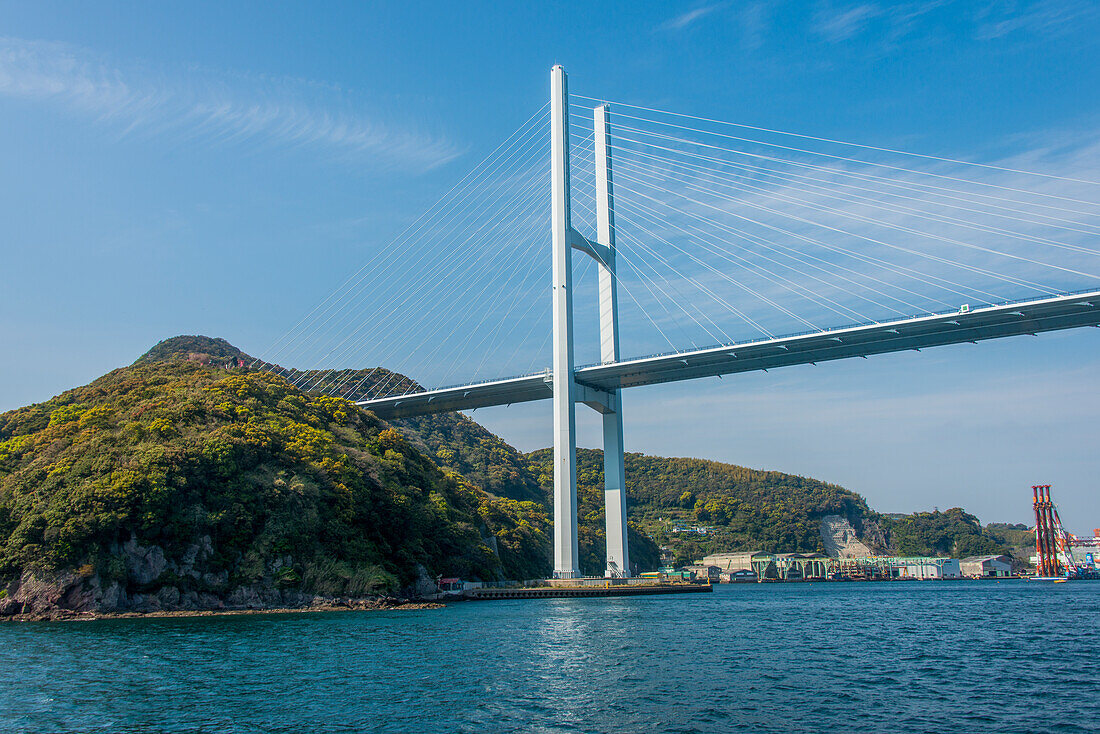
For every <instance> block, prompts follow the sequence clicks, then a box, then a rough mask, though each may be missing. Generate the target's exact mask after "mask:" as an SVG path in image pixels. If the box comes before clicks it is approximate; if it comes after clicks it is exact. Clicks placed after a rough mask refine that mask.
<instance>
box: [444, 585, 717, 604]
mask: <svg viewBox="0 0 1100 734" xmlns="http://www.w3.org/2000/svg"><path fill="white" fill-rule="evenodd" d="M712 590H713V589H712V588H711V585H710V584H690V583H644V584H615V583H607V584H591V585H589V584H568V585H566V584H555V585H554V586H528V587H519V588H500V589H498V588H481V589H468V590H467V591H464V592H463V594H462V596H463V598H465V599H470V600H472V601H491V600H495V599H564V598H573V597H589V596H643V595H653V594H699V593H707V592H710V591H712Z"/></svg>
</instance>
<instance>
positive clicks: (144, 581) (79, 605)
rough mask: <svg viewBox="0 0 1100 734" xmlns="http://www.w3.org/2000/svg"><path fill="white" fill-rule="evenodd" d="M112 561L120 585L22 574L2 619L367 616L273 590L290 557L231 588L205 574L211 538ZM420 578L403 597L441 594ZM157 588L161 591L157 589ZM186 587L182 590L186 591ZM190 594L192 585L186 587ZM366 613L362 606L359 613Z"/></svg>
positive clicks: (344, 601)
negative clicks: (324, 611)
mask: <svg viewBox="0 0 1100 734" xmlns="http://www.w3.org/2000/svg"><path fill="white" fill-rule="evenodd" d="M112 553H113V554H114V555H115V556H116V557H117V558H118V559H119V560H120V561H121V562H122V565H123V566H124V567H125V569H126V574H125V575H126V578H125V579H123V580H112V579H103V578H101V577H100V576H99V575H97V574H92V575H88V576H81V575H79V574H77V573H73V572H64V573H59V574H48V573H42V572H32V571H25V572H24V573H23V574H22V576H20V578H19V579H18V580H17V581H15V582H13V583H12V584H10V585H9V586H8V587H7V588H5V589H3V590H2V592H3V593H0V618H2V617H9V618H10V617H16V616H18V617H19V618H22V619H60V618H71V617H74V616H81V615H95V614H117V613H130V612H135V613H161V612H209V611H223V610H232V609H236V610H265V609H317V608H322V607H324V608H329V607H333V608H347V607H353V608H367V607H369V606H370V604H372V603H373V601H371V600H370V599H365V598H364V599H360V598H351V597H347V598H345V597H325V596H319V595H316V594H312V593H306V592H302V591H299V590H298V589H293V588H289V589H283V588H277V587H276V586H275V585H274V584H273V583H272V582H273V579H274V577H275V576H276V575H277V574H278V573H279V572H280V571H281V570H284V569H288V568H291V567H292V566H293V558H292V557H291V556H288V555H287V556H279V557H276V558H274V559H272V560H271V561H269V562H268V564H267V566H268V567H267V571H268V577H269V578H268V579H266V580H264V581H262V582H261V583H257V584H252V585H247V586H238V587H235V588H230V582H229V573H228V572H227V571H226V570H224V569H221V570H208V568H209V567H208V566H207V565H206V561H208V560H209V559H211V558H213V557H214V555H215V552H214V546H213V543H212V542H211V539H210V537H209V536H202V537H201V538H199V539H198V542H196V543H194V544H192V545H190V546H188V547H187V548H186V549H185V551H184V552H183V554H182V555H180V556H179V557H178V560H172V559H169V558H168V557H167V555H166V554H165V551H164V549H163V548H161V547H160V546H156V545H147V546H143V545H140V544H139V543H138V542H137V539H136V538H135V537H133V536H131V538H130V540H128V541H127V542H126V543H124V544H122V545H116V546H113V547H112ZM418 571H419V578H418V579H417V581H416V582H415V583H414V584H412V585H411V586H410V587H408V588H407V589H406V590H405V592H404V595H405V596H406V597H412V598H416V597H420V596H426V595H428V594H434V593H436V592H437V591H438V588H437V587H436V585H435V582H434V581H432V579H431V578H430V577H429V575H428V572H427V569H425V568H424V567H423V566H420V567H419V568H418ZM173 578H176V579H193V580H194V581H195V582H198V586H199V588H205V589H206V590H205V591H195V590H188V591H181V590H180V588H179V587H177V586H175V585H173V582H172V579H173ZM158 581H161V582H162V583H161V584H160V585H158V583H157V582H158ZM185 585H186V584H185ZM191 585H192V586H194V584H191ZM364 605H365V606H364Z"/></svg>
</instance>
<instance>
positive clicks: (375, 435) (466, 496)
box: [0, 340, 550, 595]
mask: <svg viewBox="0 0 1100 734" xmlns="http://www.w3.org/2000/svg"><path fill="white" fill-rule="evenodd" d="M208 341H213V340H208ZM214 346H218V345H216V344H215V345H214ZM210 347H211V345H210V344H209V343H203V344H191V343H188V344H177V345H174V348H173V345H171V344H169V345H168V346H167V347H165V346H164V343H162V344H161V345H158V347H157V348H155V349H160V350H161V351H162V352H163V354H154V355H153V357H149V356H148V355H147V358H142V359H140V360H138V362H137V363H135V365H133V366H131V367H128V368H123V369H119V370H115V371H113V372H111V373H109V374H108V375H105V376H104V377H102V378H100V379H98V380H96V381H95V382H93V383H91V384H90V385H87V386H85V387H82V388H77V389H75V390H70V391H68V392H66V393H64V394H62V395H60V396H58V397H56V398H54V399H52V400H50V401H48V402H45V403H41V404H37V405H32V406H28V407H26V408H21V409H18V410H15V411H11V412H9V413H5V414H3V415H0V579H2V580H3V582H4V583H6V584H11V583H14V582H15V581H17V580H18V578H19V577H20V576H21V575H22V574H25V573H27V572H30V573H35V572H40V573H46V574H48V573H56V572H60V571H63V570H75V571H76V572H77V573H78V574H79V575H80V576H82V577H85V578H88V579H92V578H94V579H95V580H96V583H98V584H100V585H101V586H103V587H106V586H107V585H109V584H111V583H116V584H119V585H122V586H124V587H128V588H129V589H130V591H131V592H134V591H139V592H140V591H142V590H149V589H151V588H152V587H154V586H158V585H165V584H171V585H172V586H174V587H177V588H178V589H179V590H180V591H181V592H186V591H188V590H192V591H198V592H209V593H214V594H224V593H226V592H227V591H228V590H230V589H232V588H234V587H241V586H249V585H261V586H266V587H272V586H273V587H275V588H293V589H300V590H303V591H309V592H313V593H319V594H330V595H361V594H369V593H375V592H380V591H389V590H393V589H395V588H397V587H399V586H402V585H405V584H408V583H410V582H413V581H415V579H416V578H417V575H418V572H419V569H420V567H423V568H424V569H426V570H427V572H428V573H429V574H431V575H456V576H462V577H465V578H481V579H495V578H501V577H508V578H531V577H536V576H541V575H545V574H546V573H547V572H548V570H549V569H548V559H549V557H550V546H549V542H550V541H549V535H548V524H549V520H548V518H547V514H546V511H545V508H544V507H543V506H542V505H541V504H539V503H535V502H530V501H518V500H514V499H509V498H506V497H499V496H494V495H492V494H489V493H487V492H485V491H483V490H482V489H481V488H480V487H478V486H476V485H475V484H473V483H471V482H470V481H468V480H466V479H465V478H464V477H462V476H461V475H459V474H457V473H456V472H453V471H444V470H442V469H440V468H439V467H438V466H437V465H436V463H435V462H434V461H433V460H432V458H431V457H429V456H426V455H425V454H424V453H423V452H422V451H420V450H418V449H417V448H416V447H415V446H413V445H411V444H410V442H409V441H408V440H406V438H405V437H404V436H402V435H401V433H399V432H398V431H396V430H394V429H392V428H389V427H387V426H386V424H384V423H382V422H381V421H379V420H377V419H376V418H374V417H373V416H372V415H371V414H369V413H366V412H364V411H361V410H359V409H357V408H355V407H354V406H353V405H351V404H350V403H348V402H347V401H345V400H342V399H338V398H332V397H327V396H322V395H316V394H305V393H303V392H301V391H299V390H297V389H296V388H294V387H293V386H292V385H290V384H289V383H288V382H287V381H286V380H285V379H284V378H282V377H280V376H277V375H273V374H268V373H264V372H247V371H245V370H241V369H237V368H235V367H234V368H232V369H228V370H227V369H225V367H224V366H220V363H221V362H222V361H223V360H226V359H228V358H233V357H235V355H234V354H233V353H232V352H228V351H225V350H223V351H222V352H220V353H218V352H215V351H212V350H211V348H210ZM194 354H207V355H210V356H211V357H212V359H208V360H207V359H194V358H192V357H189V356H188V355H194ZM181 357H182V358H181ZM164 360H167V361H164ZM207 363H210V364H218V365H219V366H215V367H208V366H205V364H207ZM135 543H136V545H137V546H138V547H155V548H159V549H162V551H163V554H164V556H165V559H166V561H165V563H164V564H163V565H164V571H163V573H162V574H160V575H158V577H157V578H156V579H152V580H148V579H147V580H144V581H136V580H135V578H134V575H133V574H132V573H128V570H127V568H126V563H125V562H124V560H123V556H124V553H123V552H122V551H121V549H122V548H123V547H125V546H126V545H127V544H130V545H131V546H133V545H134V544H135ZM196 547H202V548H206V547H209V548H210V552H209V553H206V552H203V553H202V554H201V555H202V556H203V559H202V560H203V563H202V567H201V568H196V567H195V566H194V559H193V558H191V559H190V560H189V559H188V558H187V555H188V554H189V553H190V554H191V555H192V556H194V554H195V548H196ZM207 556H208V557H207ZM182 568H187V569H188V572H187V573H186V574H183V573H181V572H180V571H179V569H182ZM173 569H176V570H175V571H173Z"/></svg>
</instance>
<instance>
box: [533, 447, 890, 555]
mask: <svg viewBox="0 0 1100 734" xmlns="http://www.w3.org/2000/svg"><path fill="white" fill-rule="evenodd" d="M529 459H530V460H531V463H532V468H533V470H534V471H536V472H538V474H539V479H540V481H541V482H542V483H543V484H544V486H551V485H552V482H553V475H552V460H553V456H552V451H551V450H550V449H543V450H541V451H536V452H534V453H532V454H529ZM624 461H625V465H626V488H627V500H628V503H627V513H628V518H629V520H630V521H631V522H632V523H633V524H634V525H635V527H636V528H637V529H638V530H639V531H641V532H644V533H645V534H646V535H647V536H648V537H650V538H653V539H654V540H655V541H656V542H657V543H659V544H660V545H667V546H669V547H670V548H671V549H672V550H673V554H674V556H675V558H676V561H677V563H680V564H682V563H690V562H691V561H692V560H693V559H698V558H702V557H703V556H704V555H706V554H708V553H714V552H720V551H728V550H762V551H770V552H792V551H823V550H824V545H823V543H822V540H821V532H820V531H821V518H822V517H824V516H826V515H840V516H842V517H845V518H847V519H848V520H849V521H850V522H851V523H852V524H853V525H854V526H855V527H856V528H860V527H861V526H862V520H863V518H864V516H865V515H867V514H868V512H869V510H868V508H867V504H866V502H865V501H864V500H863V498H862V497H860V496H859V495H858V494H855V493H854V492H849V491H848V490H846V489H843V488H842V487H838V486H836V485H834V484H827V483H825V482H820V481H817V480H815V479H808V478H806V477H800V476H795V475H792V474H784V473H782V472H773V471H757V470H754V469H746V468H744V467H741V466H735V465H732V464H723V463H721V462H717V461H707V460H705V459H687V458H666V457H661V456H646V455H645V454H634V453H628V454H626V456H625V459H624ZM577 477H578V480H577V481H578V488H579V492H580V504H581V512H580V514H581V516H582V517H588V516H592V517H596V516H598V517H599V518H600V522H602V518H603V499H602V486H603V452H602V451H599V450H594V449H579V450H578V451H577ZM693 528H703V529H705V533H703V532H698V531H695V530H693ZM631 553H632V554H633V553H634V550H633V546H632V547H631ZM632 557H633V556H632Z"/></svg>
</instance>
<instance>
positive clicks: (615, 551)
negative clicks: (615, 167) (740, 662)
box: [592, 105, 630, 578]
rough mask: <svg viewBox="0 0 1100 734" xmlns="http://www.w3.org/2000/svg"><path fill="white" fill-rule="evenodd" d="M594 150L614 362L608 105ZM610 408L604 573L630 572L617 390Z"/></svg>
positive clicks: (605, 356) (596, 128)
mask: <svg viewBox="0 0 1100 734" xmlns="http://www.w3.org/2000/svg"><path fill="white" fill-rule="evenodd" d="M592 132H593V139H594V141H595V155H596V241H597V242H598V243H599V244H601V245H603V246H604V247H606V248H607V249H606V250H602V251H601V252H602V259H601V258H597V262H599V266H600V268H599V273H600V359H601V360H602V361H603V362H618V361H619V314H618V298H617V296H618V284H617V282H616V278H615V192H614V190H613V188H612V180H611V122H610V110H609V109H608V106H607V105H600V106H599V107H597V108H595V109H594V110H593V120H592ZM611 397H612V400H611V401H610V402H611V403H612V405H613V408H614V409H613V411H612V412H609V413H604V414H603V483H604V484H603V487H604V516H605V519H606V531H607V532H606V535H607V565H606V567H605V570H604V576H606V577H608V578H613V577H619V576H621V577H627V576H630V556H629V554H628V552H627V541H626V531H627V528H626V470H625V468H624V466H623V413H622V400H621V397H620V395H619V391H617V390H616V391H614V392H613V393H612V394H611Z"/></svg>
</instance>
